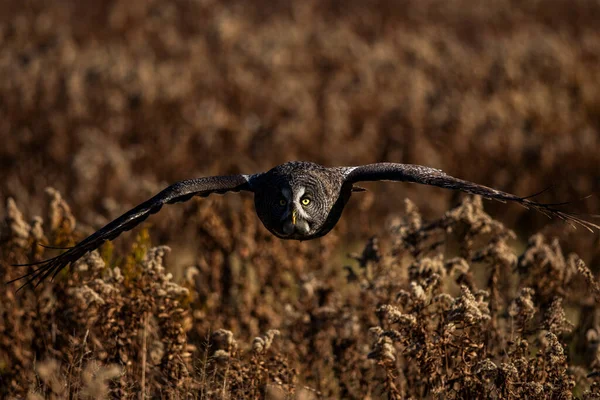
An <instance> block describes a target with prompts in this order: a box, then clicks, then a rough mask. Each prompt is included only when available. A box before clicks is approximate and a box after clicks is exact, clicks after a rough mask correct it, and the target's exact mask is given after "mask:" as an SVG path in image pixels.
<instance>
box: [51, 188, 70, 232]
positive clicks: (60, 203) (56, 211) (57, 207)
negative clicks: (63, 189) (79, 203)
mask: <svg viewBox="0 0 600 400" xmlns="http://www.w3.org/2000/svg"><path fill="white" fill-rule="evenodd" d="M46 194H47V195H48V196H49V197H50V210H49V212H48V214H49V217H50V229H51V230H52V231H53V232H56V231H58V230H61V231H64V232H66V233H71V232H73V230H74V229H75V217H74V216H73V214H72V213H71V207H69V205H68V204H67V202H66V201H64V200H63V198H62V196H61V194H60V192H59V191H58V190H56V189H54V188H52V187H47V188H46Z"/></svg>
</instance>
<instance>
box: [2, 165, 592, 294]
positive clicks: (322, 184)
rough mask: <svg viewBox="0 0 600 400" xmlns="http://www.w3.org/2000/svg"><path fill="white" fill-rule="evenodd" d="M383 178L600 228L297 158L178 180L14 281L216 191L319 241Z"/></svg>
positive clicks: (270, 224)
mask: <svg viewBox="0 0 600 400" xmlns="http://www.w3.org/2000/svg"><path fill="white" fill-rule="evenodd" d="M381 180H385V181H399V182H415V183H421V184H425V185H433V186H438V187H442V188H447V189H454V190H461V191H463V192H467V193H471V194H475V195H480V196H483V197H485V198H488V199H496V200H500V201H507V200H508V201H514V202H517V203H519V204H521V205H523V206H525V207H531V208H535V209H536V210H538V211H540V212H542V213H544V214H546V215H548V216H555V217H558V218H561V219H563V220H566V221H569V222H571V223H575V224H578V225H581V226H583V227H585V228H587V229H589V230H592V229H600V226H599V225H596V224H594V223H591V222H589V221H586V220H584V219H582V218H580V217H578V216H577V215H575V214H572V213H568V212H564V211H560V210H558V209H556V208H554V207H555V206H557V205H560V204H542V203H536V202H534V201H531V200H529V199H528V198H530V197H531V196H529V197H519V196H515V195H513V194H510V193H506V192H501V191H499V190H496V189H492V188H490V187H487V186H483V185H479V184H476V183H473V182H469V181H465V180H462V179H458V178H454V177H452V176H449V175H446V174H445V173H444V172H442V171H440V170H439V169H434V168H429V167H424V166H420V165H411V164H396V163H376V164H368V165H363V166H358V167H332V168H328V167H324V166H322V165H319V164H315V163H312V162H302V161H292V162H287V163H285V164H282V165H278V166H276V167H274V168H273V169H271V170H269V171H267V172H263V173H258V174H254V175H231V176H212V177H206V178H198V179H191V180H185V181H181V182H177V183H175V184H173V185H171V186H169V187H167V188H166V189H164V190H163V191H162V192H160V193H158V194H157V195H156V196H154V197H152V198H151V199H149V200H147V201H145V202H143V203H142V204H140V205H138V206H137V207H135V208H134V209H132V210H130V211H128V212H126V213H125V214H123V215H122V216H120V217H119V218H117V219H115V220H114V221H112V222H110V223H108V224H107V225H106V226H104V227H103V228H101V229H100V230H98V231H97V232H95V233H93V234H92V235H90V236H88V237H87V238H85V239H84V240H82V241H81V242H79V243H78V244H77V245H76V246H74V247H71V248H68V250H67V251H65V252H64V253H62V254H60V255H58V256H56V257H53V258H50V259H48V260H44V261H39V262H34V263H30V264H20V265H19V266H30V265H38V267H37V268H36V269H35V270H33V271H31V272H30V273H28V274H27V275H24V276H22V277H20V278H17V279H15V280H13V281H11V282H14V281H18V280H21V279H25V278H26V279H27V280H26V281H25V283H24V284H23V285H22V286H21V287H20V288H19V289H21V288H22V287H24V286H26V285H28V284H35V286H37V285H39V284H40V283H41V282H42V281H43V280H44V279H46V278H48V277H49V276H52V278H54V277H55V276H56V275H57V274H58V272H59V271H61V270H62V269H63V268H65V267H66V266H67V265H69V264H70V263H72V262H74V261H76V260H78V259H79V258H81V257H82V256H83V255H84V254H85V253H87V252H89V251H92V250H94V249H97V248H98V247H100V246H101V245H102V243H104V242H105V241H107V240H112V239H114V238H116V237H117V236H119V235H120V234H121V233H122V232H125V231H128V230H130V229H132V228H133V227H135V226H136V225H138V224H139V223H141V222H142V221H144V220H145V219H146V218H148V217H149V216H150V215H151V214H154V213H156V212H158V211H159V210H160V209H161V207H162V206H163V205H164V204H172V203H178V202H182V201H186V200H188V199H190V198H192V197H193V196H201V197H205V196H208V195H210V194H212V193H219V194H222V193H225V192H239V191H248V192H253V193H254V204H255V208H256V213H257V214H258V217H259V218H260V220H261V221H262V223H263V225H264V226H265V227H266V228H267V229H268V230H269V231H270V232H271V233H273V234H274V235H275V236H277V237H279V238H281V239H295V240H310V239H315V238H318V237H321V236H323V235H325V234H327V233H328V232H329V231H330V230H331V229H332V228H333V227H334V226H335V224H336V223H337V221H338V220H339V219H340V216H341V214H342V210H343V209H344V206H345V205H346V203H347V202H348V200H349V199H350V195H351V194H352V192H353V191H361V190H364V189H362V188H360V187H357V186H355V184H356V183H357V182H361V181H381ZM36 280H37V282H35V281H36ZM11 282H9V283H11Z"/></svg>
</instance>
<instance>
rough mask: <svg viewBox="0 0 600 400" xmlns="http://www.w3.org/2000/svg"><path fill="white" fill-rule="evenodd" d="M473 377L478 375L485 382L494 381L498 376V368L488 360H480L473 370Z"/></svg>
mask: <svg viewBox="0 0 600 400" xmlns="http://www.w3.org/2000/svg"><path fill="white" fill-rule="evenodd" d="M473 372H474V373H475V375H479V376H480V377H481V378H482V379H485V380H494V379H496V376H497V374H498V366H497V365H496V364H494V363H493V362H492V360H490V359H489V358H486V359H485V360H482V361H480V362H478V363H477V365H475V368H474V369H473Z"/></svg>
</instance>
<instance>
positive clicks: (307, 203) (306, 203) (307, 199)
mask: <svg viewBox="0 0 600 400" xmlns="http://www.w3.org/2000/svg"><path fill="white" fill-rule="evenodd" d="M301 201H302V205H303V206H307V205H309V204H310V199H309V198H308V197H305V198H303V199H302V200H301Z"/></svg>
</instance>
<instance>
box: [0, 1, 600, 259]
mask: <svg viewBox="0 0 600 400" xmlns="http://www.w3.org/2000/svg"><path fill="white" fill-rule="evenodd" d="M599 17H600V5H599V4H598V2H596V1H587V0H575V1H572V0H556V1H552V2H551V3H549V2H544V1H510V0H494V1H488V2H486V3H485V4H483V3H480V2H477V1H472V0H459V1H454V2H451V3H448V2H445V1H433V0H425V1H423V0H418V1H417V0H415V1H403V2H396V1H384V0H382V1H374V2H369V4H368V5H367V4H365V3H364V2H361V1H354V0H351V1H344V2H339V1H302V2H292V1H252V2H247V1H211V0H199V1H191V0H189V1H188V0H185V1H175V2H163V1H134V2H130V1H126V0H116V1H104V2H89V1H55V2H47V1H31V0H27V1H19V2H15V1H12V2H10V1H9V2H2V3H1V4H0V49H1V50H0V141H1V143H2V145H1V146H0V193H1V197H2V198H3V201H2V202H1V203H2V205H0V207H4V203H5V199H6V198H7V197H9V196H12V197H14V198H15V199H16V201H17V203H18V204H19V206H20V207H22V208H24V209H26V210H28V212H30V213H32V214H39V213H40V212H41V209H42V208H43V206H44V204H45V196H44V189H45V188H46V187H47V186H52V187H54V188H56V189H58V190H59V191H60V192H61V193H62V194H63V196H64V197H65V199H66V200H67V201H68V202H69V204H70V205H71V207H72V208H73V212H74V215H75V216H76V217H77V219H78V221H79V224H80V228H81V229H83V231H90V230H92V229H94V228H98V227H100V226H101V225H102V224H104V223H105V222H107V221H108V220H110V219H112V218H113V217H116V216H118V215H120V214H121V213H122V212H124V211H126V210H128V209H129V208H131V207H132V206H134V205H136V204H137V203H139V202H141V201H142V200H145V199H146V198H148V197H149V196H151V195H152V194H154V193H155V192H157V191H158V190H160V189H162V188H163V187H164V186H165V185H167V184H169V183H172V182H174V181H177V180H180V179H186V178H191V177H198V176H204V175H215V174H229V173H238V172H242V173H253V172H257V171H264V170H267V169H269V168H270V167H272V166H274V165H276V164H279V163H282V162H285V161H288V160H296V159H297V160H310V161H315V162H319V163H323V164H326V165H355V164H361V163H370V162H378V161H394V162H404V163H419V164H424V165H429V166H433V167H437V168H441V169H443V170H444V171H446V172H447V173H449V174H453V175H455V176H458V177H461V178H464V179H468V180H472V181H475V182H478V183H483V184H486V185H489V186H493V187H496V188H499V189H502V190H506V191H509V192H512V193H515V194H518V195H524V196H525V195H530V194H533V193H536V192H538V191H540V190H543V189H544V188H547V187H549V186H552V188H551V190H550V191H548V192H547V193H544V194H543V195H542V196H540V197H539V199H538V200H540V201H546V202H557V201H567V200H577V199H578V198H580V197H582V196H585V195H589V194H593V195H594V196H593V197H592V198H590V199H587V200H585V201H582V202H576V203H574V204H572V205H569V206H568V209H569V210H574V211H580V212H584V213H598V212H599V210H600V202H599V201H598V199H599V198H600V197H599V196H600V170H599V162H598V150H599V149H600V134H599V129H600V90H598V89H599V87H600V33H599V32H598V29H597V27H598V25H597V23H598V18H599ZM368 188H369V189H371V192H370V193H368V194H366V195H361V196H356V197H357V198H356V199H354V200H353V202H351V205H350V208H349V209H348V210H347V211H346V212H345V217H344V218H343V220H342V224H341V225H340V226H339V227H338V228H337V229H336V230H335V234H336V235H339V236H341V237H343V238H348V240H354V239H357V238H364V237H368V236H369V235H372V234H374V233H377V231H378V229H379V226H380V225H381V224H382V222H384V221H385V218H386V217H387V216H389V215H390V213H398V212H399V211H400V205H401V204H402V201H403V199H404V198H405V197H408V198H410V199H412V200H414V201H415V202H416V204H417V205H418V206H419V207H420V209H421V210H422V211H423V212H424V213H425V215H426V216H440V215H441V214H442V213H443V212H444V210H446V209H447V208H448V206H449V205H451V204H455V203H456V201H457V199H458V196H460V195H458V194H456V193H451V192H447V191H444V190H440V189H433V188H428V187H419V186H416V185H409V184H390V183H378V184H370V185H368ZM235 197H236V196H235V195H233V196H232V195H229V196H226V197H225V198H223V199H218V200H211V201H215V202H218V203H219V204H221V203H222V204H225V205H226V207H227V208H234V209H235V208H239V204H240V203H239V200H237V199H235ZM180 207H181V206H178V208H180ZM485 207H486V209H487V210H488V211H489V212H491V213H492V215H494V216H496V217H498V218H499V219H500V220H501V221H503V222H504V223H505V224H507V226H508V227H510V228H512V229H515V230H517V231H518V232H519V233H522V234H523V235H524V236H525V237H526V236H528V235H529V234H530V233H532V232H533V231H535V230H537V229H539V228H541V227H545V229H546V230H551V233H552V234H554V235H559V236H560V237H561V239H562V240H563V241H565V242H566V243H568V245H569V246H572V247H573V248H575V247H579V250H582V249H583V248H584V247H585V246H586V245H587V246H588V247H587V249H586V250H585V251H587V252H590V251H591V250H590V247H589V246H590V243H591V242H592V240H593V236H592V235H590V234H588V233H587V232H584V231H583V230H581V229H579V230H577V231H573V230H572V229H571V228H570V227H569V226H567V225H566V224H563V223H560V222H557V221H549V220H548V219H547V218H545V217H544V216H542V215H538V214H537V213H535V212H530V211H527V210H524V209H521V208H520V207H518V206H515V205H504V204H493V203H491V202H486V203H485ZM1 211H2V210H1V209H0V212H1ZM169 212H171V213H172V214H171V215H168V214H167V215H166V216H165V215H161V216H159V217H156V218H154V219H152V220H151V223H152V224H156V225H158V226H159V228H158V229H157V230H155V231H153V232H152V236H153V237H156V238H157V239H159V240H160V242H161V243H167V244H171V243H174V242H179V243H182V240H181V239H180V238H177V239H175V238H174V236H180V235H181V233H182V230H181V227H182V226H184V225H185V221H184V220H182V217H181V215H182V212H183V211H181V210H175V211H169ZM183 232H187V231H185V230H184V231H183ZM575 242H578V243H577V244H573V243H575ZM582 251H583V250H582ZM589 254H590V253H588V257H587V258H588V259H589Z"/></svg>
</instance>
